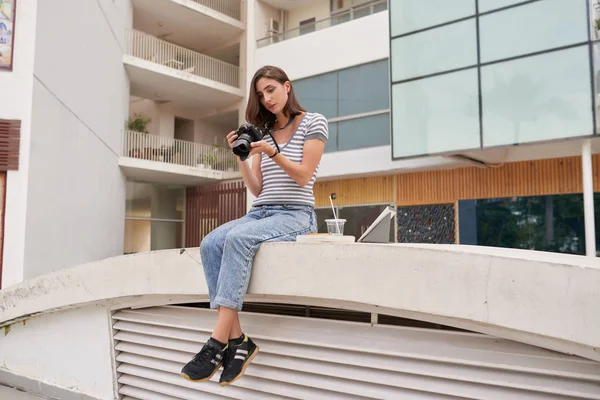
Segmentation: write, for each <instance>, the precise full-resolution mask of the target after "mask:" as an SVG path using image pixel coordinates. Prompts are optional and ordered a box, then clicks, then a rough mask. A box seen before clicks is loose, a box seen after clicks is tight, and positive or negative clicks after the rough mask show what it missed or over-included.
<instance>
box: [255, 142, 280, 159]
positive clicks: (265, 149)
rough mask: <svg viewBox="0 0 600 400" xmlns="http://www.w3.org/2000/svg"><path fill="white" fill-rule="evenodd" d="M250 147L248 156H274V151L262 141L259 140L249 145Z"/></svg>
mask: <svg viewBox="0 0 600 400" xmlns="http://www.w3.org/2000/svg"><path fill="white" fill-rule="evenodd" d="M250 146H252V150H250V154H249V156H253V155H254V154H260V153H265V154H266V155H267V156H269V157H272V156H273V155H275V152H276V150H275V149H274V148H273V146H271V145H270V144H269V143H267V142H266V141H264V140H259V141H258V142H252V143H250Z"/></svg>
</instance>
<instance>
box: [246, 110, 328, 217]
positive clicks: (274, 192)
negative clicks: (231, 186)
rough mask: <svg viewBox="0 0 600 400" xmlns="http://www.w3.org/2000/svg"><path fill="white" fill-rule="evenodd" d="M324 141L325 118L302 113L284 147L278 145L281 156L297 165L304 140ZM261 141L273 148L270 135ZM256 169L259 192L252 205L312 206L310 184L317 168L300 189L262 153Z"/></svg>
mask: <svg viewBox="0 0 600 400" xmlns="http://www.w3.org/2000/svg"><path fill="white" fill-rule="evenodd" d="M328 138H329V128H328V125H327V119H326V118H325V117H324V116H323V115H321V114H318V113H306V114H305V115H304V117H303V118H302V121H300V124H299V125H298V128H297V129H296V131H295V132H294V134H293V136H292V138H291V139H290V140H289V141H288V142H287V143H285V144H280V143H278V144H279V149H280V150H281V154H282V155H284V156H286V157H287V158H289V159H290V160H291V161H292V162H295V163H296V164H300V163H301V162H302V153H303V151H304V143H305V142H306V141H307V140H311V139H321V140H322V141H324V142H327V139H328ZM263 140H265V141H266V142H267V143H269V144H270V145H271V146H273V147H274V148H275V144H274V143H273V139H271V136H269V135H265V137H264V138H263ZM260 169H261V172H262V191H261V192H260V194H259V195H258V197H257V198H256V199H255V200H254V203H253V206H261V205H268V204H277V205H284V204H294V205H306V206H312V207H314V205H315V196H314V195H313V185H314V183H315V180H316V179H317V172H318V171H319V166H318V165H317V168H316V169H315V172H314V173H313V176H312V178H311V179H310V181H309V182H308V184H306V186H304V187H300V186H299V185H298V184H297V183H296V182H295V181H294V180H293V179H292V178H290V177H289V176H288V174H286V173H285V171H284V170H282V169H281V167H280V166H279V165H277V164H276V163H275V161H273V159H271V158H269V156H267V155H266V154H264V153H263V154H262V159H261V162H260Z"/></svg>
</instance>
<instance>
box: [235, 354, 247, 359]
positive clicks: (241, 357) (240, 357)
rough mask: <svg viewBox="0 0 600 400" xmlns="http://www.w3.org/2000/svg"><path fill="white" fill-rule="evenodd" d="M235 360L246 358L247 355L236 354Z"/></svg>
mask: <svg viewBox="0 0 600 400" xmlns="http://www.w3.org/2000/svg"><path fill="white" fill-rule="evenodd" d="M233 359H234V360H245V359H246V357H244V356H240V355H236V356H235V357H233Z"/></svg>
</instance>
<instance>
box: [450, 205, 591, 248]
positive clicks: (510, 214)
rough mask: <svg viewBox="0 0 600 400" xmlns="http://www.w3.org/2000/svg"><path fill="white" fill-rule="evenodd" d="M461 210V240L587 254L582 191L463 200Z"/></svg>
mask: <svg viewBox="0 0 600 400" xmlns="http://www.w3.org/2000/svg"><path fill="white" fill-rule="evenodd" d="M597 199H598V198H597V196H595V200H597ZM461 203H469V204H465V205H464V206H463V205H462V204H461ZM465 209H469V211H468V212H463V210H465ZM459 210H460V212H459V232H460V243H461V244H473V245H480V246H493V247H505V248H513V249H527V250H539V251H551V252H558V253H569V254H585V224H584V222H583V196H582V195H581V194H568V195H553V196H529V197H510V198H498V199H483V200H461V201H459Z"/></svg>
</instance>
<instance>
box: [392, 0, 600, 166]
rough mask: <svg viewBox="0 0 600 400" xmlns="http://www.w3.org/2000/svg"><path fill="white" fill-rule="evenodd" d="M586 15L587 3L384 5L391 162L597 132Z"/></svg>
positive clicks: (434, 0)
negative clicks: (387, 31) (387, 22)
mask: <svg viewBox="0 0 600 400" xmlns="http://www.w3.org/2000/svg"><path fill="white" fill-rule="evenodd" d="M594 12H596V11H595V10H593V9H592V6H591V4H590V3H589V2H588V0H537V1H526V2H524V1H515V0H456V1H452V2H448V1H440V0H403V1H398V2H394V1H393V2H390V52H391V54H390V66H391V121H392V158H394V159H402V158H410V157H419V156H426V155H431V154H449V153H450V154H452V153H460V152H464V151H472V150H477V149H483V148H490V147H499V146H511V145H516V144H523V143H534V142H544V141H549V140H557V139H566V138H574V137H585V136H590V135H593V134H595V124H594V122H593V121H594V114H595V111H594V110H595V104H594V103H595V100H594V98H595V96H594V93H595V92H596V90H595V89H594V77H595V75H596V73H595V70H596V69H597V68H596V67H595V65H596V63H595V61H594V60H596V59H598V58H599V56H598V55H596V50H597V49H596V46H595V45H594V44H593V43H592V41H593V40H597V39H598V38H599V37H598V36H600V35H598V29H597V27H596V22H595V21H598V20H600V15H598V16H594ZM598 26H599V27H600V23H598ZM593 61H594V62H593ZM591 68H594V72H592V70H591Z"/></svg>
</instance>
